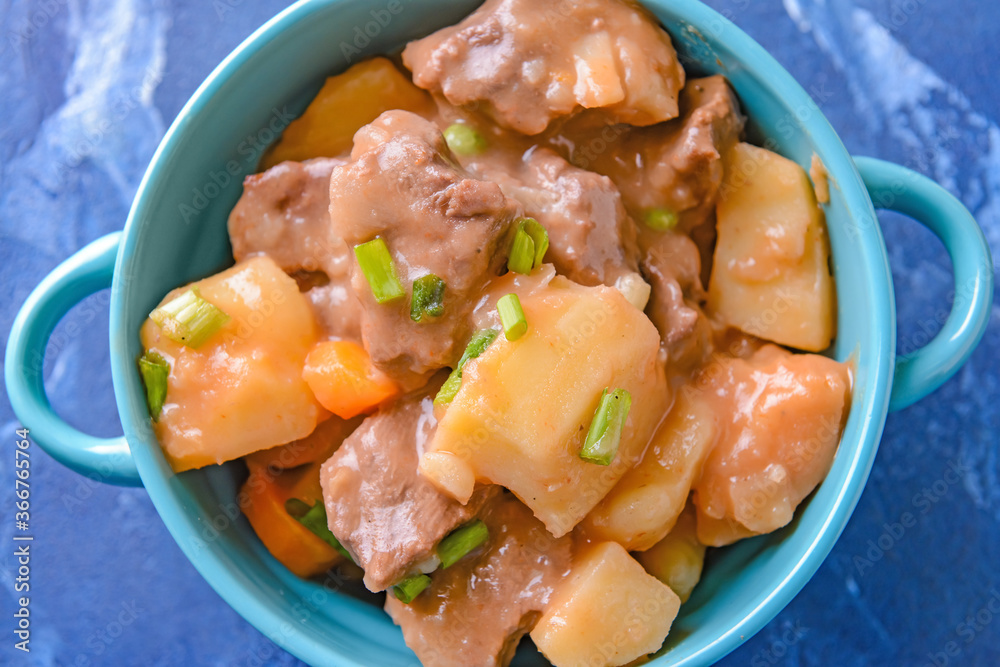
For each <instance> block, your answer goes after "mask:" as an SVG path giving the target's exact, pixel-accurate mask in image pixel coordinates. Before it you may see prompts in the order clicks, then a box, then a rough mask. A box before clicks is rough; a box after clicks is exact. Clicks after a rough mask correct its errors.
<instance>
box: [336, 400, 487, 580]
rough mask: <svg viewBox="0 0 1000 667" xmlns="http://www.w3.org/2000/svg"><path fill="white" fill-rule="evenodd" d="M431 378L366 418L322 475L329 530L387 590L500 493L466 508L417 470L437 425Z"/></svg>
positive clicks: (476, 497) (482, 494)
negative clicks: (420, 457) (424, 446)
mask: <svg viewBox="0 0 1000 667" xmlns="http://www.w3.org/2000/svg"><path fill="white" fill-rule="evenodd" d="M440 384H441V383H440V382H432V383H431V384H430V385H428V387H427V388H426V389H424V390H422V391H420V392H418V393H415V394H410V395H408V396H406V397H404V398H402V399H400V400H398V401H396V402H395V403H393V404H392V405H391V407H388V408H385V409H383V410H381V411H380V412H378V413H377V414H375V415H373V416H371V417H368V418H367V419H365V421H364V422H362V424H361V426H359V427H358V429H357V430H356V431H354V433H352V434H351V435H350V436H349V437H348V438H347V439H346V440H345V441H344V443H343V444H342V445H341V446H340V449H338V450H337V452H336V453H335V454H334V455H333V456H332V457H330V459H329V460H328V461H327V462H326V463H324V464H323V467H322V471H321V473H320V478H321V482H322V485H323V500H324V503H325V505H326V514H327V517H328V520H329V525H330V530H331V531H332V532H333V534H334V535H336V536H337V539H338V540H340V542H341V544H343V545H344V547H346V548H347V550H348V551H350V552H351V554H353V556H354V561H355V562H356V563H357V564H358V565H360V566H361V567H362V568H364V570H365V585H366V586H367V587H368V588H369V589H370V590H372V591H375V592H377V591H381V590H385V589H386V588H388V587H389V586H392V585H393V584H395V583H397V582H399V581H400V580H401V579H403V578H405V577H406V576H407V575H408V574H410V573H411V572H413V571H414V570H415V568H416V567H417V566H418V565H419V564H421V563H423V562H425V561H427V559H429V558H431V557H433V555H434V550H435V547H436V546H437V543H438V542H440V541H441V538H443V537H445V536H446V535H447V534H448V533H450V532H451V531H452V530H454V529H455V528H456V527H458V526H459V525H461V524H463V523H465V522H466V521H469V520H470V519H471V518H473V517H474V516H476V514H477V513H478V512H479V510H480V509H481V508H482V506H483V504H484V503H485V502H486V500H487V499H488V498H490V497H491V496H492V495H495V494H496V493H498V492H499V488H498V487H482V488H480V489H479V490H478V491H476V492H475V493H474V494H473V495H472V498H471V499H470V500H469V502H468V504H467V505H464V506H463V505H461V504H459V503H458V502H457V501H455V500H452V499H451V498H450V497H449V496H446V495H444V494H442V493H441V492H440V491H438V490H437V489H436V488H435V487H434V486H433V485H432V484H431V483H430V482H429V481H427V479H426V478H424V477H422V476H421V475H420V473H419V472H418V471H417V463H418V448H422V447H423V445H424V444H425V443H426V442H428V441H429V440H430V438H431V436H432V435H433V433H434V429H435V428H436V427H437V422H436V420H435V419H434V410H433V399H434V394H435V393H436V392H437V389H438V388H439V386H440Z"/></svg>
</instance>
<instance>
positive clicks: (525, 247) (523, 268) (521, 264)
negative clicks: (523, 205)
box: [507, 225, 535, 275]
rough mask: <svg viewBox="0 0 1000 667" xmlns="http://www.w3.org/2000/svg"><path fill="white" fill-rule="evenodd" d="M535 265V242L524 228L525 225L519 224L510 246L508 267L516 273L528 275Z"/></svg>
mask: <svg viewBox="0 0 1000 667" xmlns="http://www.w3.org/2000/svg"><path fill="white" fill-rule="evenodd" d="M534 265H535V242H534V241H533V240H532V239H531V236H530V235H529V234H528V232H526V231H525V230H524V226H522V225H518V227H517V232H516V233H515V234H514V243H513V245H511V247H510V257H508V258H507V268H508V269H510V270H511V271H513V272H515V273H522V274H524V275H528V274H529V273H531V269H532V267H533V266H534Z"/></svg>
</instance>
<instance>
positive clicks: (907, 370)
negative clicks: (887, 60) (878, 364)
mask: <svg viewBox="0 0 1000 667" xmlns="http://www.w3.org/2000/svg"><path fill="white" fill-rule="evenodd" d="M854 163H855V164H856V165H857V167H858V171H859V172H860V173H861V178H862V180H863V181H864V183H865V187H867V188H868V194H869V195H870V196H871V198H872V202H873V203H874V204H875V207H876V208H883V209H887V210H892V211H896V212H898V213H902V214H904V215H907V216H909V217H911V218H913V219H914V220H916V221H917V222H919V223H921V224H922V225H924V226H925V227H927V228H928V229H929V230H931V231H932V232H934V234H935V235H936V236H937V237H938V238H939V239H941V242H942V243H944V247H945V249H946V250H947V251H948V255H949V257H951V264H952V270H953V273H954V276H955V292H954V294H955V299H954V302H953V303H952V306H951V312H950V313H949V314H948V319H947V320H945V323H944V326H943V327H942V328H941V331H939V332H938V334H937V335H936V336H935V337H934V338H933V340H931V341H930V342H929V343H927V344H926V345H925V346H923V347H921V348H919V349H917V350H914V351H913V352H911V353H909V354H906V355H902V356H899V357H897V358H896V373H895V378H894V380H893V384H892V394H891V395H890V397H889V409H890V410H901V409H902V408H905V407H907V406H909V405H912V404H913V403H916V402H917V401H919V400H920V399H921V398H923V397H924V396H926V395H927V394H929V393H931V392H932V391H934V390H935V389H937V388H938V387H940V386H941V385H942V384H944V382H945V381H946V380H947V379H948V378H950V377H951V376H952V375H954V374H955V372H956V371H958V369H959V368H960V367H961V366H962V364H964V363H965V362H966V360H967V359H968V358H969V355H971V354H972V351H973V350H974V349H975V347H976V345H977V344H978V343H979V339H980V338H982V336H983V333H984V332H985V331H986V325H987V324H988V322H989V317H990V308H991V307H992V303H993V258H992V255H991V254H990V248H989V245H988V244H987V243H986V237H985V236H984V235H983V231H982V230H981V229H980V228H979V225H978V224H977V223H976V219H975V218H973V217H972V214H971V213H969V211H968V210H967V209H966V208H965V206H963V205H962V203H961V202H960V201H958V199H956V198H955V197H953V196H952V195H951V194H950V193H949V192H948V191H947V190H945V189H944V188H943V187H941V186H940V185H938V184H937V183H935V182H934V181H932V180H930V179H929V178H927V177H926V176H923V175H921V174H918V173H917V172H915V171H913V170H911V169H907V168H906V167H901V166H899V165H897V164H893V163H891V162H884V161H882V160H876V159H874V158H869V157H856V158H854Z"/></svg>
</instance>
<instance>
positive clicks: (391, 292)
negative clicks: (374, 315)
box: [354, 237, 405, 303]
mask: <svg viewBox="0 0 1000 667" xmlns="http://www.w3.org/2000/svg"><path fill="white" fill-rule="evenodd" d="M354 256H355V257H357V258H358V264H359V265H360V266H361V272H362V273H364V274H365V279H366V280H367V281H368V286H369V287H371V288H372V294H374V295H375V300H376V301H378V302H379V303H385V302H386V301H392V300H393V299H398V298H399V297H401V296H403V295H404V294H405V292H404V291H403V286H402V285H401V284H400V283H399V278H398V277H397V276H396V266H395V265H394V264H393V263H392V256H391V255H390V254H389V246H387V245H386V244H385V239H382V238H381V237H376V238H374V239H372V240H371V241H368V242H367V243H361V244H359V245H356V246H354Z"/></svg>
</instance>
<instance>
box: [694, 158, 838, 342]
mask: <svg viewBox="0 0 1000 667" xmlns="http://www.w3.org/2000/svg"><path fill="white" fill-rule="evenodd" d="M725 173H726V175H725V179H724V181H723V184H722V188H721V189H720V191H719V203H718V207H717V213H718V234H719V238H718V244H717V245H716V247H715V260H714V263H713V266H712V277H711V280H710V281H709V288H708V310H709V311H710V312H712V313H714V314H716V315H717V316H718V317H719V318H720V319H721V320H722V321H723V322H725V323H726V324H729V325H731V326H734V327H737V328H739V329H742V330H743V331H745V332H747V333H749V334H753V335H754V336H758V337H760V338H765V339H767V340H771V341H774V342H776V343H780V344H782V345H788V346H790V347H795V348H799V349H801V350H809V351H812V352H819V351H820V350H824V349H826V348H827V346H829V345H830V341H831V340H832V339H833V335H834V308H835V303H834V298H835V295H834V286H833V278H832V277H831V276H830V270H829V267H828V265H827V260H828V258H829V256H830V247H829V242H828V240H827V236H826V227H825V225H824V222H823V212H822V210H821V209H820V208H819V206H818V205H817V204H816V197H815V194H814V193H813V189H812V185H811V184H810V182H809V177H808V176H806V173H805V171H804V170H803V169H802V167H800V166H799V165H797V164H795V163H794V162H792V161H791V160H788V159H786V158H783V157H781V156H780V155H777V154H776V153H772V152H771V151H768V150H765V149H763V148H758V147H756V146H751V145H750V144H744V143H741V144H737V146H736V147H735V148H734V149H733V150H732V151H730V152H729V154H728V155H727V156H726V163H725Z"/></svg>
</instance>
